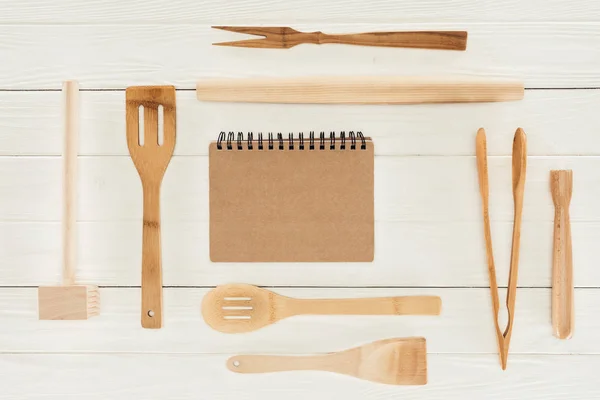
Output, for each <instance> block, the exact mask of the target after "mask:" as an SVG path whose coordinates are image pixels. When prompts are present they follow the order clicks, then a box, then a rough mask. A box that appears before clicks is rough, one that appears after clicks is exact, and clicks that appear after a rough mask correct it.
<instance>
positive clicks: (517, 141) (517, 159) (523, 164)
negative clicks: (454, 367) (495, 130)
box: [476, 128, 527, 370]
mask: <svg viewBox="0 0 600 400" xmlns="http://www.w3.org/2000/svg"><path fill="white" fill-rule="evenodd" d="M476 155H477V171H478V173H479V191H480V193H481V199H482V203H483V222H484V236H485V245H486V253H487V262H488V274H489V279H490V292H491V294H492V309H493V316H494V325H495V329H496V336H497V339H498V352H499V354H500V362H501V365H502V369H503V370H504V369H506V364H507V361H508V349H509V346H510V339H511V336H512V328H513V325H514V317H515V300H516V294H517V278H518V271H519V245H520V241H521V217H522V214H523V194H524V191H525V174H526V169H527V138H526V136H525V132H523V130H522V129H521V128H519V129H517V132H516V133H515V137H514V141H513V153H512V186H513V200H514V209H515V211H514V223H513V237H512V252H511V259H510V272H509V276H508V289H507V294H506V308H507V309H508V323H507V325H506V328H505V330H504V332H502V330H501V329H500V323H499V320H498V314H499V307H500V301H499V299H498V284H497V282H496V267H495V265H494V255H493V252H492V234H491V228H490V215H489V207H488V205H489V184H488V167H487V145H486V137H485V130H483V128H481V129H479V131H478V132H477V139H476Z"/></svg>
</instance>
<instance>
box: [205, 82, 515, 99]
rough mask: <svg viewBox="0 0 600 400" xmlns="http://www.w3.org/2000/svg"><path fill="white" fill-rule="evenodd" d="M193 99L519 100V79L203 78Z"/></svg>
mask: <svg viewBox="0 0 600 400" xmlns="http://www.w3.org/2000/svg"><path fill="white" fill-rule="evenodd" d="M196 93H197V96H198V100H203V101H227V102H247V103H316V104H328V103H336V104H421V103H472V102H496V101H513V100H521V99H522V98H523V94H524V88H523V83H522V82H514V81H493V80H480V79H466V78H427V77H393V76H387V77H385V76H383V77H320V78H312V77H310V78H306V77H303V78H263V79H204V80H201V81H199V82H198V83H197V85H196Z"/></svg>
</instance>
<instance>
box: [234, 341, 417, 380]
mask: <svg viewBox="0 0 600 400" xmlns="http://www.w3.org/2000/svg"><path fill="white" fill-rule="evenodd" d="M227 368H229V369H230V370H231V371H233V372H238V373H241V374H257V373H263V372H281V371H306V370H318V371H327V372H335V373H338V374H344V375H350V376H354V377H356V378H359V379H365V380H369V381H373V382H379V383H385V384H388V385H425V384H426V383H427V348H426V342H425V338H421V337H413V338H396V339H385V340H379V341H376V342H373V343H369V344H366V345H363V346H360V347H355V348H352V349H348V350H345V351H341V352H338V353H329V354H324V355H318V356H300V357H294V356H266V355H265V356H262V355H238V356H234V357H231V358H230V359H229V360H227Z"/></svg>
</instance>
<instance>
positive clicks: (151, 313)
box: [148, 310, 154, 318]
mask: <svg viewBox="0 0 600 400" xmlns="http://www.w3.org/2000/svg"><path fill="white" fill-rule="evenodd" d="M148 316H149V317H150V318H152V317H154V311H152V310H148Z"/></svg>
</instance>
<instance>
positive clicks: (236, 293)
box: [202, 284, 442, 333]
mask: <svg viewBox="0 0 600 400" xmlns="http://www.w3.org/2000/svg"><path fill="white" fill-rule="evenodd" d="M441 306H442V300H441V299H440V298H439V297H437V296H403V297H402V296H401V297H374V298H362V299H361V298H357V299H294V298H291V297H286V296H281V295H278V294H276V293H273V292H271V291H269V290H266V289H262V288H259V287H256V286H252V285H246V284H231V285H221V286H217V287H216V288H215V289H213V290H211V291H210V292H208V293H207V294H206V296H204V299H203V300H202V315H203V317H204V321H206V323H207V324H208V325H209V326H210V327H212V328H213V329H215V330H217V331H220V332H224V333H243V332H251V331H254V330H257V329H260V328H262V327H264V326H267V325H269V324H273V323H275V322H277V321H279V320H281V319H284V318H287V317H291V316H293V315H300V314H312V315H439V314H440V309H441Z"/></svg>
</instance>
